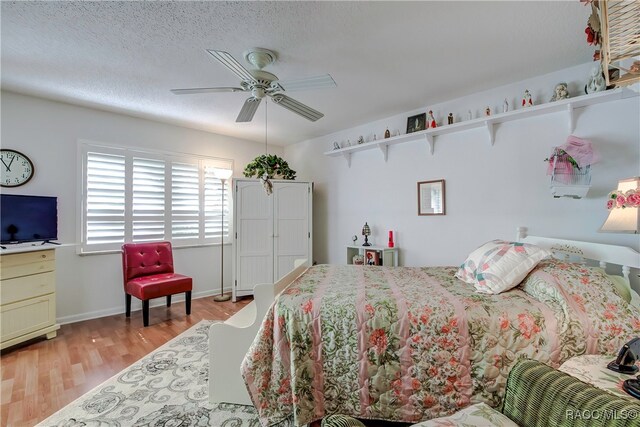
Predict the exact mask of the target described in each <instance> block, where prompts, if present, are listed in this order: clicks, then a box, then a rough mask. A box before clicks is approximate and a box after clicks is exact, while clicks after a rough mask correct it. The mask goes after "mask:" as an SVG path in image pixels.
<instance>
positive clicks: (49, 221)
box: [0, 194, 58, 244]
mask: <svg viewBox="0 0 640 427" xmlns="http://www.w3.org/2000/svg"><path fill="white" fill-rule="evenodd" d="M0 228H1V229H2V232H1V233H0V235H1V238H0V240H2V242H1V244H9V243H21V242H38V241H45V242H46V241H49V240H57V239H58V198H57V197H48V196H22V195H17V194H0Z"/></svg>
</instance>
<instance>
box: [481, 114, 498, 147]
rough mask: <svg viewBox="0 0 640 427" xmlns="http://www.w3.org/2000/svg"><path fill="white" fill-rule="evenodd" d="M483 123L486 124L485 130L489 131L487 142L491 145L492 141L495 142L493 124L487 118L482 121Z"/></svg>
mask: <svg viewBox="0 0 640 427" xmlns="http://www.w3.org/2000/svg"><path fill="white" fill-rule="evenodd" d="M484 125H485V126H486V128H487V132H488V133H489V142H490V143H491V146H492V147H493V144H494V142H496V130H495V128H494V126H493V122H491V121H489V120H487V121H485V122H484Z"/></svg>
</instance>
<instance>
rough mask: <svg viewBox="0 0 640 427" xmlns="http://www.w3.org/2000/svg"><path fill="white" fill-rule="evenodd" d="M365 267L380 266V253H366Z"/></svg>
mask: <svg viewBox="0 0 640 427" xmlns="http://www.w3.org/2000/svg"><path fill="white" fill-rule="evenodd" d="M364 263H365V265H380V253H379V252H378V251H364Z"/></svg>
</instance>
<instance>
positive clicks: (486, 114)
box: [484, 107, 491, 116]
mask: <svg viewBox="0 0 640 427" xmlns="http://www.w3.org/2000/svg"><path fill="white" fill-rule="evenodd" d="M484 115H485V116H490V115H491V108H489V107H487V108H485V109H484Z"/></svg>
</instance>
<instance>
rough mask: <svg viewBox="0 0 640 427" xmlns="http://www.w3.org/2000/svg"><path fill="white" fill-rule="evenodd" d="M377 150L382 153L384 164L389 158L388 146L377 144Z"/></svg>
mask: <svg viewBox="0 0 640 427" xmlns="http://www.w3.org/2000/svg"><path fill="white" fill-rule="evenodd" d="M378 148H379V149H380V151H382V155H383V156H384V161H385V163H386V162H387V157H388V156H389V145H388V144H378Z"/></svg>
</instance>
